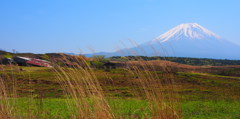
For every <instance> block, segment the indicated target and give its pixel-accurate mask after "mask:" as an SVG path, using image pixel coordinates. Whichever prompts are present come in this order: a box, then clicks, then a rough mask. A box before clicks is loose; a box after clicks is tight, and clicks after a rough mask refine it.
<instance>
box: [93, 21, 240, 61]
mask: <svg viewBox="0 0 240 119" xmlns="http://www.w3.org/2000/svg"><path fill="white" fill-rule="evenodd" d="M239 52H240V46H239V45H237V44H234V43H232V42H229V41H227V40H225V39H222V38H221V37H220V36H218V35H216V34H215V33H213V32H211V31H209V30H208V29H206V28H204V27H202V26H200V25H199V24H197V23H187V24H180V25H178V26H176V27H174V28H173V29H171V30H169V31H168V32H166V33H164V34H162V35H160V36H159V37H157V38H155V39H153V40H151V41H149V42H146V43H144V44H141V45H139V46H138V47H133V48H129V49H122V50H119V51H117V52H111V53H106V52H101V53H95V54H94V55H106V56H107V57H109V56H128V55H142V56H175V57H196V58H217V59H240V54H239ZM91 55H93V54H91Z"/></svg>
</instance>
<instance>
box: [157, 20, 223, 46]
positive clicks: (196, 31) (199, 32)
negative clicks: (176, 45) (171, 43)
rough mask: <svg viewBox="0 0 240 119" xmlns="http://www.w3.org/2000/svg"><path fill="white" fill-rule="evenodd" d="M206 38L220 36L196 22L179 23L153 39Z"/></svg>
mask: <svg viewBox="0 0 240 119" xmlns="http://www.w3.org/2000/svg"><path fill="white" fill-rule="evenodd" d="M186 38H188V39H208V38H216V39H220V38H221V37H220V36H218V35H216V34H215V33H213V32H211V31H209V30H208V29H206V28H204V27H202V26H200V25H199V24H197V23H186V24H180V25H178V26H176V27H174V28H172V29H171V30H169V31H168V32H166V33H164V34H162V35H160V36H159V37H157V38H156V39H154V40H153V41H158V42H165V41H168V40H170V39H174V40H180V39H186Z"/></svg>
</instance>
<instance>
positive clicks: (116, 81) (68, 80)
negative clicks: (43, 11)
mask: <svg viewBox="0 0 240 119" xmlns="http://www.w3.org/2000/svg"><path fill="white" fill-rule="evenodd" d="M158 62H161V61H160V60H159V61H158ZM86 64H87V62H86ZM154 64H156V62H155V63H154ZM128 66H129V67H127V68H122V67H121V68H116V69H115V68H113V69H107V70H106V69H98V68H92V67H89V66H88V65H86V66H85V67H82V66H80V65H78V66H75V67H74V68H69V67H55V68H44V67H24V66H4V65H1V67H0V76H1V77H0V78H1V82H0V85H1V88H0V92H1V94H0V99H1V100H0V115H1V116H0V118H3V119H25V118H31V119H35V118H39V119H42V118H44V119H69V118H73V119H81V118H82V119H85V118H89V119H90V118H91V119H92V118H95V119H102V118H106V119H107V118H109V119H110V118H116V119H145V118H146V119H180V118H183V119H238V118H239V117H240V77H238V76H236V75H231V74H236V72H239V71H240V70H239V66H236V67H235V68H230V69H229V68H227V66H226V67H224V66H221V67H205V66H195V67H193V66H187V65H183V66H182V65H178V66H176V67H173V65H171V64H170V65H168V66H162V65H161V68H162V69H159V67H155V65H152V64H151V63H149V64H148V63H146V61H139V64H138V65H136V63H134V62H130V63H129V64H128ZM169 67H170V68H169ZM176 68H178V70H176ZM223 69H226V70H223Z"/></svg>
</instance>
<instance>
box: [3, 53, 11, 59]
mask: <svg viewBox="0 0 240 119" xmlns="http://www.w3.org/2000/svg"><path fill="white" fill-rule="evenodd" d="M4 58H12V55H11V54H10V53H6V54H5V55H4Z"/></svg>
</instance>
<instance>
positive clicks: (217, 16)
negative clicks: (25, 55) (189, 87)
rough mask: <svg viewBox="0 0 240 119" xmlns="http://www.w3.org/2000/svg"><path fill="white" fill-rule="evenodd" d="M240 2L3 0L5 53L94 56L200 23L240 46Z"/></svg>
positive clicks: (0, 19)
mask: <svg viewBox="0 0 240 119" xmlns="http://www.w3.org/2000/svg"><path fill="white" fill-rule="evenodd" d="M239 6H240V0H198V1H197V0H1V1H0V43H1V45H0V49H3V50H7V51H12V49H15V50H17V51H18V52H33V53H47V52H72V53H79V52H82V53H89V52H92V51H91V50H90V49H94V51H95V52H99V51H114V50H117V49H119V47H120V48H122V47H124V46H123V44H122V43H121V42H123V43H124V44H125V45H126V46H127V47H128V46H131V41H135V42H137V43H138V44H141V43H144V42H147V41H149V40H152V39H154V38H155V37H157V36H159V35H161V34H162V33H164V32H166V31H168V30H169V29H171V28H173V27H175V26H176V25H178V24H181V23H188V22H196V23H198V24H200V25H202V26H203V27H205V28H207V29H209V30H211V31H213V32H214V33H216V34H218V35H220V36H221V37H223V38H224V39H226V40H230V41H232V42H234V43H237V44H240V30H239V28H240V22H239V21H240V7H239Z"/></svg>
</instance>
